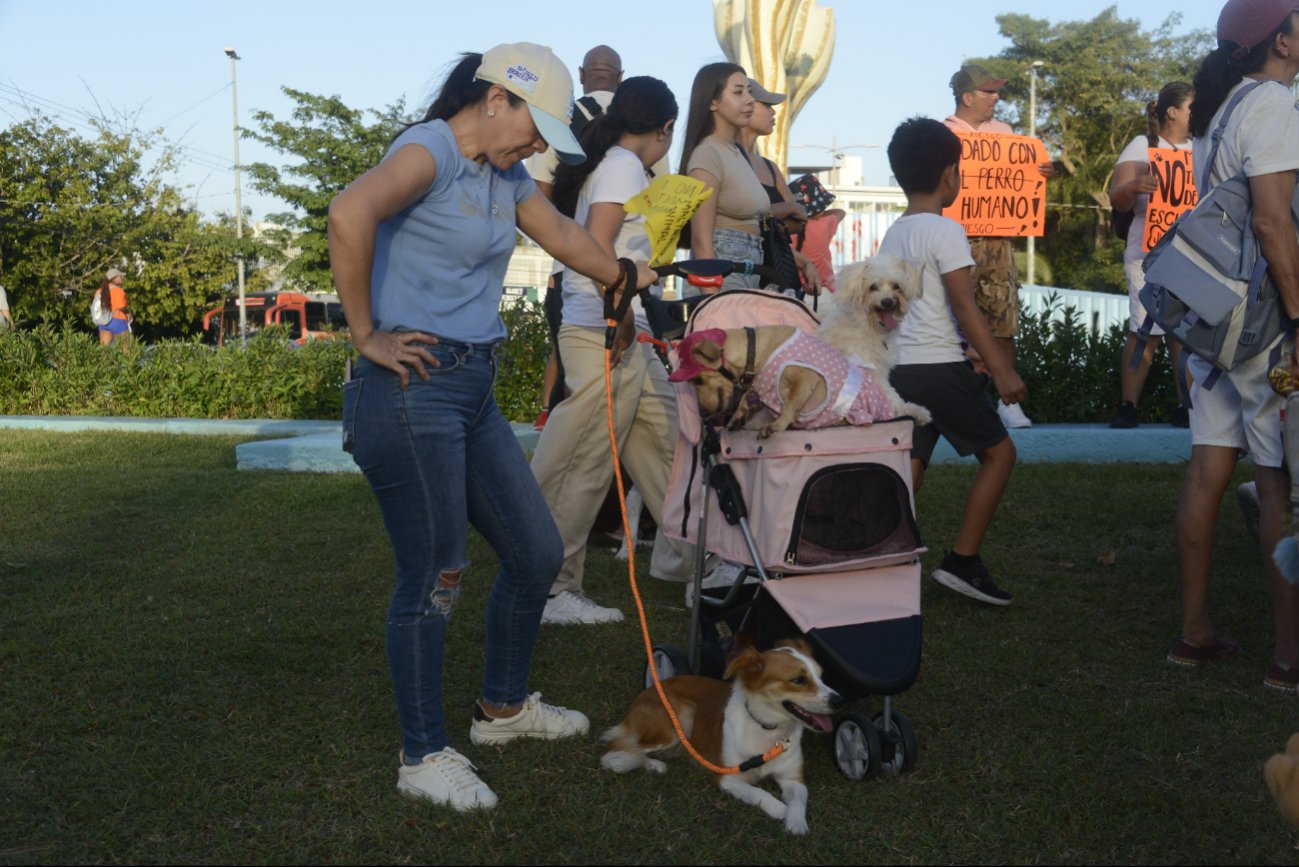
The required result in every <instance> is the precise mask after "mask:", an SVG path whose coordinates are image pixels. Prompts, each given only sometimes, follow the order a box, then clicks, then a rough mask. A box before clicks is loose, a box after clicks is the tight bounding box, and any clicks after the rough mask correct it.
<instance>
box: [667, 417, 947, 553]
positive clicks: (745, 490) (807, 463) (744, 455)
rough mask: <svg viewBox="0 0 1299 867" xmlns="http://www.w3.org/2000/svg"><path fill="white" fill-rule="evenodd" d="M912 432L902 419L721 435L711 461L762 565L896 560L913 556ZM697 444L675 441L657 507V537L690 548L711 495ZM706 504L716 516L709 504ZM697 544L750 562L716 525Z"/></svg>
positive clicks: (740, 544)
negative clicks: (737, 493) (723, 471)
mask: <svg viewBox="0 0 1299 867" xmlns="http://www.w3.org/2000/svg"><path fill="white" fill-rule="evenodd" d="M692 396H693V395H692ZM681 403H682V401H679V402H678V406H681ZM912 427H913V425H912V422H911V419H909V418H908V419H899V420H896V421H889V422H876V423H875V424H873V425H869V426H867V427H836V428H826V429H823V430H812V431H803V430H788V431H781V432H779V433H775V434H772V435H771V436H770V437H769V438H767V439H758V437H757V435H756V434H755V433H754V432H752V431H723V432H722V434H721V449H720V452H719V454H718V456H717V459H718V461H719V462H721V463H725V464H729V465H730V466H731V468H732V469H733V471H734V473H735V476H736V479H737V481H738V483H739V486H740V490H741V492H742V494H743V497H744V501H745V503H746V504H747V507H748V512H749V520H750V521H751V523H752V525H753V528H754V533H753V535H754V541H755V542H756V543H757V548H758V551H759V553H760V555H761V559H762V566H763V567H764V568H766V569H769V570H771V571H773V572H778V573H790V574H796V573H803V572H821V571H833V570H842V569H856V568H861V567H863V566H883V565H889V564H893V563H902V562H905V561H907V560H911V559H914V558H915V557H916V555H917V554H920V553H923V551H924V550H925V549H924V547H923V546H922V544H921V539H920V532H919V530H918V528H917V526H916V521H915V513H914V509H913V505H912V496H911V486H910V484H909V480H910V473H911V465H910V461H911V431H912ZM699 448H700V445H699V444H698V443H691V442H690V441H689V439H688V438H687V437H684V436H682V437H678V439H677V454H676V458H675V460H674V461H673V468H672V479H671V481H670V483H669V486H668V497H667V498H666V499H665V501H664V511H663V520H664V530H665V532H666V533H667V534H668V535H669V536H671V537H673V538H677V539H683V540H685V541H687V542H691V543H693V542H695V536H696V535H697V533H698V521H699V513H700V510H701V509H702V507H703V501H704V497H705V496H710V497H715V496H716V495H715V493H713V492H712V490H711V489H710V488H709V487H708V486H707V484H706V482H705V480H704V479H703V478H702V473H701V472H700V471H699V454H698V449H699ZM712 508H713V510H714V514H716V503H715V502H714V504H713V506H712ZM705 547H706V548H707V550H709V551H712V552H714V553H716V554H718V555H720V556H722V557H724V558H726V559H728V560H731V561H733V562H736V563H744V564H747V565H750V566H753V565H757V564H755V563H753V558H752V557H751V555H750V553H749V548H748V546H747V544H746V543H745V541H744V536H743V534H742V532H741V531H740V529H739V528H738V527H736V526H735V525H732V524H729V523H727V522H726V521H723V520H720V519H719V520H715V521H709V524H708V539H707V542H706V545H705Z"/></svg>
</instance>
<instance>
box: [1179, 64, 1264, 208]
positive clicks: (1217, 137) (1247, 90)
mask: <svg viewBox="0 0 1299 867" xmlns="http://www.w3.org/2000/svg"><path fill="white" fill-rule="evenodd" d="M1262 83H1263V82H1261V81H1254V82H1251V83H1249V84H1247V85H1245V86H1244V87H1242V88H1241V89H1240V90H1238V91H1236V95H1235V96H1233V97H1232V98H1231V101H1230V102H1228V103H1227V108H1226V109H1225V110H1223V112H1222V120H1220V121H1218V126H1217V127H1216V128H1214V130H1213V135H1212V136H1211V138H1210V141H1212V142H1213V147H1212V148H1210V150H1209V158H1208V159H1207V160H1205V161H1204V176H1203V179H1202V180H1201V181H1200V185H1199V186H1198V187H1196V189H1197V190H1199V194H1200V195H1201V196H1203V195H1204V194H1205V193H1207V192H1208V191H1209V190H1211V189H1212V188H1213V185H1212V184H1211V183H1209V178H1210V176H1211V175H1212V173H1213V161H1214V159H1216V158H1217V156H1218V145H1220V144H1222V134H1223V133H1224V132H1226V131H1227V121H1228V120H1229V119H1230V118H1231V113H1232V112H1233V111H1235V110H1236V106H1238V105H1240V101H1241V100H1242V99H1244V98H1245V97H1247V96H1249V95H1250V94H1251V93H1253V91H1254V88H1256V87H1258V86H1259V85H1260V84H1262Z"/></svg>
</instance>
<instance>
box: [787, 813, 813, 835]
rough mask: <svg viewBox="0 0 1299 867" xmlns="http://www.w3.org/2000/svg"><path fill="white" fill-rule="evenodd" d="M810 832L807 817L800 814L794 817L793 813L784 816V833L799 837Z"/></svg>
mask: <svg viewBox="0 0 1299 867" xmlns="http://www.w3.org/2000/svg"><path fill="white" fill-rule="evenodd" d="M810 830H811V829H810V828H809V827H808V826H807V816H805V815H802V814H799V815H797V816H796V815H794V814H793V813H787V814H786V815H785V831H786V832H788V833H790V834H797V835H798V836H800V837H801V836H803V835H804V834H806V833H807V832H808V831H810Z"/></svg>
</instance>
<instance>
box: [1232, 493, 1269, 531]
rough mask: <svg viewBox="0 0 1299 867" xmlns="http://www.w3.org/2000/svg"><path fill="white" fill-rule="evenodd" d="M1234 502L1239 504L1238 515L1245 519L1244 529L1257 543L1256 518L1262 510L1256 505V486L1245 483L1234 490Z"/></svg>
mask: <svg viewBox="0 0 1299 867" xmlns="http://www.w3.org/2000/svg"><path fill="white" fill-rule="evenodd" d="M1236 502H1237V503H1239V504H1240V514H1241V516H1242V517H1243V518H1244V519H1245V529H1246V530H1248V531H1249V534H1250V535H1251V536H1253V537H1254V541H1258V516H1259V515H1260V514H1261V513H1262V511H1263V510H1262V509H1261V508H1260V507H1259V504H1258V485H1257V484H1256V483H1255V482H1245V483H1244V484H1242V485H1241V486H1240V487H1239V488H1237V489H1236Z"/></svg>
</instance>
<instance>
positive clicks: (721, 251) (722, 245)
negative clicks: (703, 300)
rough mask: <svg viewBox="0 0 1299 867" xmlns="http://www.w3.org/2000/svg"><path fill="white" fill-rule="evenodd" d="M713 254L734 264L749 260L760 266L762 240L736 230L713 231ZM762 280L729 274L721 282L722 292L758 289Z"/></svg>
mask: <svg viewBox="0 0 1299 867" xmlns="http://www.w3.org/2000/svg"><path fill="white" fill-rule="evenodd" d="M713 253H714V254H715V255H716V256H717V258H719V259H732V260H734V261H736V262H743V261H744V260H746V259H747V260H749V261H751V262H753V264H755V265H761V264H762V239H761V238H759V237H758V236H757V235H750V234H749V233H748V232H741V231H739V230H738V229H713ZM760 288H762V278H761V277H759V276H758V275H757V274H731V275H729V276H728V277H727V278H726V280H725V281H723V282H722V291H723V292H728V291H730V290H731V289H760Z"/></svg>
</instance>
